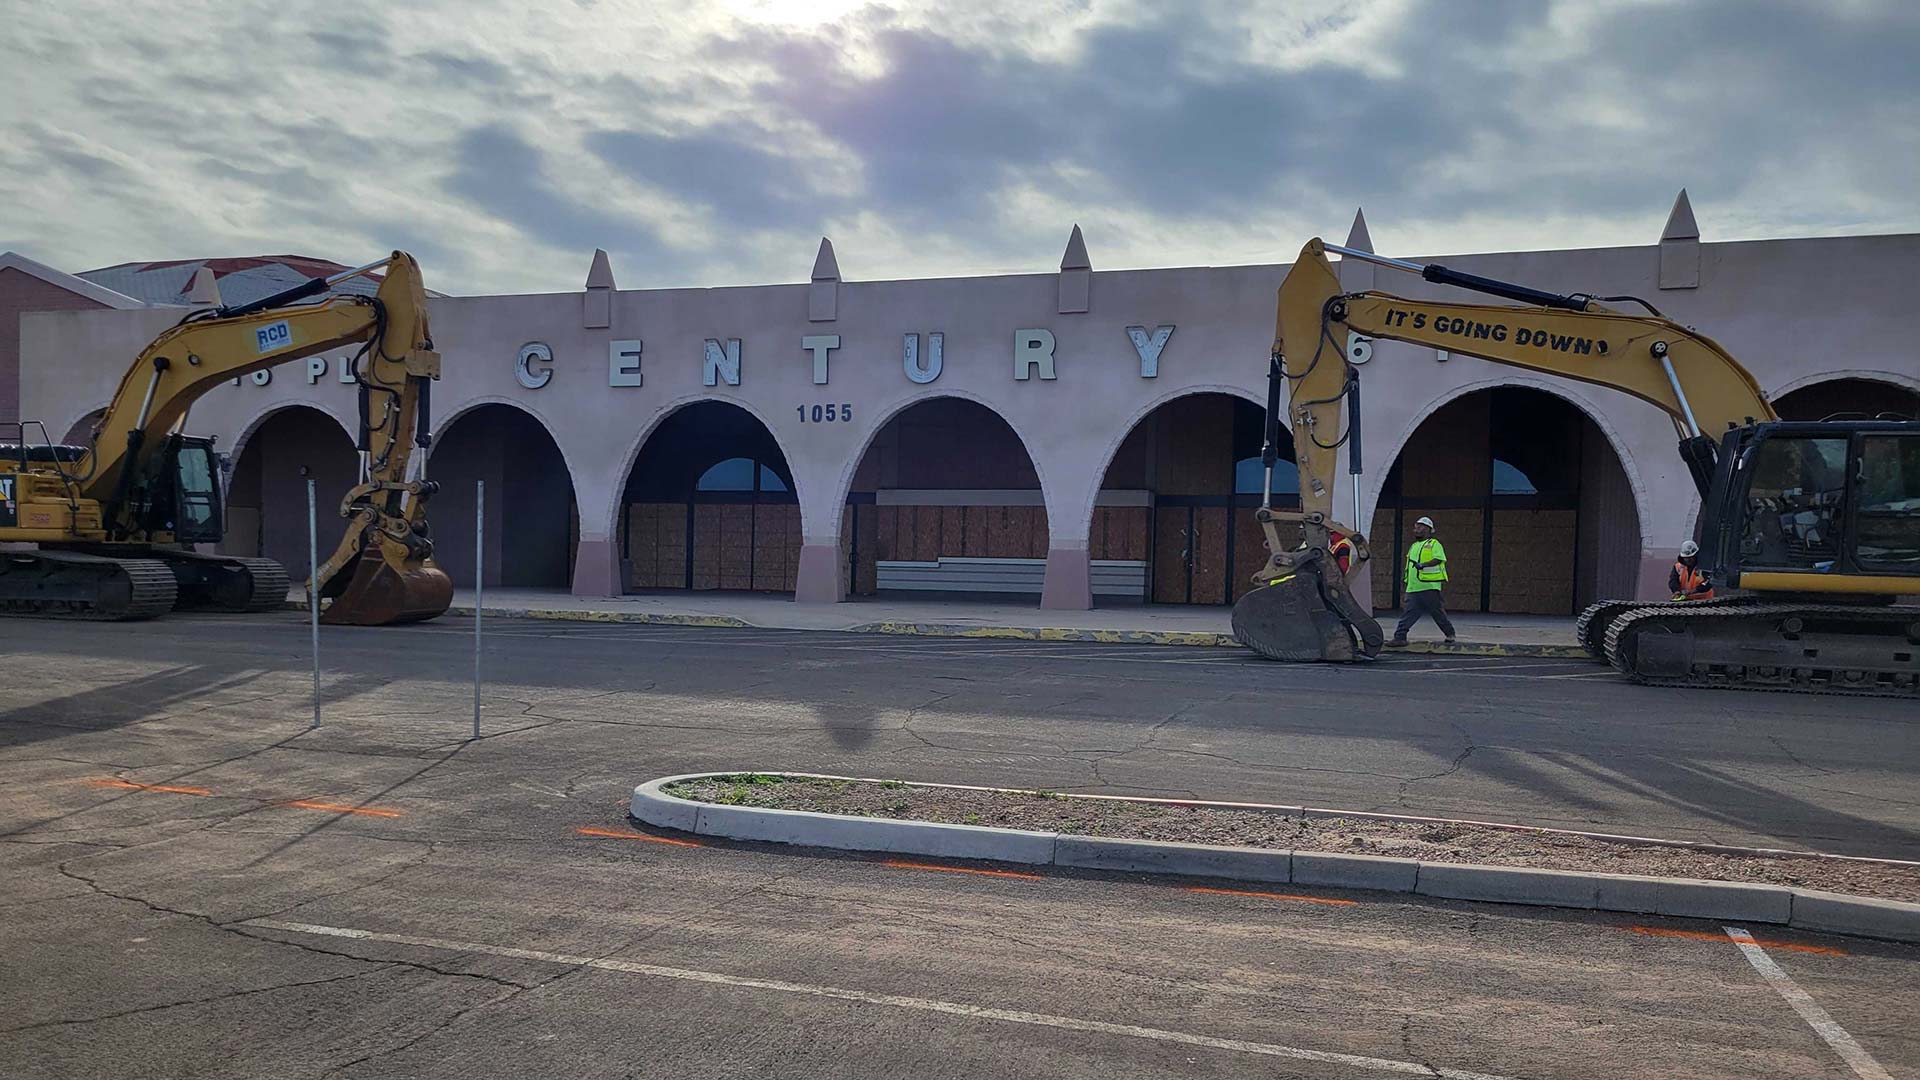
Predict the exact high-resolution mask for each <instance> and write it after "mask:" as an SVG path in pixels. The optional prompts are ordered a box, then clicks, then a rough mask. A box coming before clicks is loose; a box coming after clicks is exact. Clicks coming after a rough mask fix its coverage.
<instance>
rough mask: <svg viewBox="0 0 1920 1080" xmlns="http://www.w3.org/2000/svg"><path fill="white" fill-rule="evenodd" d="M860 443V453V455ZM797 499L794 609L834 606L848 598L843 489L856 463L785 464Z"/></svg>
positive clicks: (804, 461) (817, 461)
mask: <svg viewBox="0 0 1920 1080" xmlns="http://www.w3.org/2000/svg"><path fill="white" fill-rule="evenodd" d="M864 445H865V444H864V443H863V444H862V446H863V452H864ZM787 464H788V467H789V468H791V469H792V470H793V484H794V489H795V490H794V494H795V495H796V496H797V497H798V498H799V499H800V561H799V563H798V565H796V566H795V567H794V573H793V600H794V602H795V603H797V604H838V603H840V602H841V601H843V600H845V599H846V598H847V565H846V558H845V552H843V551H842V550H841V546H840V545H841V539H842V538H841V535H840V529H841V517H842V514H843V513H844V511H845V509H846V497H847V496H846V484H847V481H848V479H849V478H851V476H852V475H853V469H854V467H855V465H857V464H858V458H857V457H856V459H855V461H854V463H853V464H845V463H842V462H840V461H837V460H833V459H831V458H828V457H821V458H818V459H811V458H798V457H792V458H788V459H787Z"/></svg>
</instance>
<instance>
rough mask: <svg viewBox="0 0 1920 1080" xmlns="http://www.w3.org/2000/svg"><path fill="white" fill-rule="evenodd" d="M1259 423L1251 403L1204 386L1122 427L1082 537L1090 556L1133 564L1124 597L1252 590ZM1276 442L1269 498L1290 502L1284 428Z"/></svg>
mask: <svg viewBox="0 0 1920 1080" xmlns="http://www.w3.org/2000/svg"><path fill="white" fill-rule="evenodd" d="M1262 419H1263V413H1262V410H1261V408H1260V407H1259V406H1258V405H1255V404H1254V403H1253V402H1251V401H1247V400H1245V399H1243V398H1239V397H1236V396H1234V395H1232V394H1224V393H1218V392H1203V393H1195V394H1189V395H1187V396H1186V397H1180V398H1175V399H1174V400H1172V401H1169V402H1166V403H1165V404H1162V405H1160V406H1159V407H1157V408H1155V409H1154V410H1153V411H1152V412H1150V413H1148V414H1147V415H1146V416H1145V417H1144V418H1142V419H1141V420H1140V422H1139V423H1137V424H1135V425H1134V426H1133V429H1132V430H1131V431H1129V432H1127V437H1126V438H1125V439H1124V440H1123V441H1122V442H1121V443H1120V447H1119V449H1118V450H1116V451H1114V455H1113V460H1112V461H1110V462H1108V463H1107V470H1106V473H1105V474H1104V475H1103V476H1102V478H1101V481H1100V493H1099V495H1098V497H1097V498H1096V499H1095V501H1094V510H1093V524H1092V530H1091V532H1090V533H1089V534H1088V541H1087V542H1088V547H1089V548H1090V554H1091V555H1092V557H1093V558H1094V559H1096V560H1101V559H1104V560H1108V561H1111V562H1113V563H1116V564H1121V563H1127V564H1135V565H1138V566H1139V568H1140V569H1139V572H1138V579H1139V580H1138V589H1137V590H1136V592H1135V594H1134V596H1133V597H1132V598H1133V599H1136V600H1140V599H1145V600H1150V601H1152V602H1153V603H1157V604H1231V603H1233V602H1234V601H1235V600H1238V599H1239V598H1240V597H1241V596H1242V595H1243V594H1245V593H1246V592H1247V591H1248V590H1250V589H1252V588H1253V580H1252V579H1253V574H1254V573H1255V572H1256V571H1258V570H1259V569H1260V567H1261V566H1262V565H1263V564H1264V563H1265V562H1266V561H1267V549H1266V545H1265V538H1264V536H1263V534H1262V533H1261V531H1260V525H1259V523H1258V522H1256V521H1255V520H1254V516H1253V515H1254V510H1255V508H1256V507H1258V506H1259V505H1260V484H1261V480H1262V478H1263V477H1264V476H1265V472H1266V470H1265V468H1264V467H1263V466H1262V465H1261V463H1260V442H1261V422H1262ZM1281 440H1282V441H1281V447H1280V451H1281V457H1282V458H1283V461H1282V463H1281V465H1280V466H1277V467H1276V468H1275V469H1274V474H1273V495H1274V498H1273V503H1274V505H1275V506H1276V507H1288V508H1296V507H1298V506H1299V505H1300V477H1299V474H1298V473H1297V472H1296V471H1295V470H1294V469H1293V468H1292V461H1293V444H1292V442H1291V440H1290V439H1288V438H1287V436H1286V435H1285V433H1284V432H1283V433H1282V436H1281ZM1294 539H1295V540H1296V541H1297V539H1298V537H1297V536H1296V537H1295V538H1294Z"/></svg>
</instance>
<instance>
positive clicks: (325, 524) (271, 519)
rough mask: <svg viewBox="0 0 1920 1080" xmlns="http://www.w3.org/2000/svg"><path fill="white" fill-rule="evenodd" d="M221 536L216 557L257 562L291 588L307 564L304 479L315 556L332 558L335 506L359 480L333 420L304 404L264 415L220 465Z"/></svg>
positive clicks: (338, 522) (340, 521) (356, 461)
mask: <svg viewBox="0 0 1920 1080" xmlns="http://www.w3.org/2000/svg"><path fill="white" fill-rule="evenodd" d="M228 465H229V467H230V469H231V471H230V473H229V476H228V480H227V521H226V535H225V538H224V539H223V540H222V541H221V542H220V552H221V553H222V554H226V555H249V556H264V557H266V558H269V559H272V560H274V561H275V562H278V563H279V564H280V565H282V566H284V567H286V568H287V575H288V576H289V577H291V578H292V579H293V580H294V581H296V582H298V581H301V580H303V579H305V578H306V577H307V575H308V574H309V573H310V572H311V571H312V564H311V563H310V562H309V560H308V558H307V481H308V480H309V479H311V480H313V481H314V496H315V507H314V509H315V517H314V524H315V533H316V538H317V540H318V542H319V547H320V557H321V558H322V559H325V558H326V557H327V556H329V555H331V554H333V549H334V547H335V546H336V545H338V544H339V543H340V536H341V534H342V533H344V532H345V531H346V528H347V522H346V519H345V518H342V517H341V516H340V513H339V510H340V500H341V498H342V497H343V496H345V495H346V493H347V491H348V490H349V489H350V488H352V487H353V486H354V485H355V484H357V483H359V482H360V453H359V451H357V450H355V449H354V446H353V438H352V436H350V435H348V434H347V432H346V430H345V429H343V428H342V427H341V426H340V423H339V421H337V420H335V419H334V418H333V417H331V416H329V415H327V414H326V413H324V412H321V411H320V410H319V409H315V408H310V407H308V406H305V405H292V406H288V407H287V408H284V409H280V410H278V411H277V412H274V413H272V414H270V415H269V416H267V418H266V419H264V420H262V421H260V422H259V424H258V425H257V426H256V427H255V428H254V429H253V432H252V434H250V435H247V436H245V441H244V442H243V443H242V444H241V445H240V447H239V452H238V455H237V456H235V457H232V458H229V459H228Z"/></svg>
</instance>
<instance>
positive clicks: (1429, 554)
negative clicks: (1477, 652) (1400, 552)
mask: <svg viewBox="0 0 1920 1080" xmlns="http://www.w3.org/2000/svg"><path fill="white" fill-rule="evenodd" d="M1446 583H1447V549H1446V548H1445V547H1443V546H1441V544H1440V541H1438V540H1436V539H1434V537H1433V519H1432V518H1430V517H1423V518H1421V519H1420V520H1419V521H1416V522H1414V523H1413V545H1412V546H1411V547H1409V548H1408V549H1407V580H1406V584H1405V588H1404V589H1403V590H1402V591H1403V592H1404V593H1405V594H1406V600H1405V607H1406V610H1405V612H1404V613H1403V614H1402V615H1401V616H1400V623H1399V625H1397V626H1395V627H1394V628H1393V640H1392V641H1389V642H1387V644H1388V645H1390V646H1392V647H1395V648H1401V647H1404V646H1405V645H1406V644H1407V631H1409V630H1411V629H1413V624H1414V623H1417V622H1419V621H1420V618H1421V616H1427V617H1430V618H1432V619H1433V624H1434V625H1435V626H1438V627H1439V628H1440V632H1441V633H1443V634H1445V635H1447V640H1448V641H1452V640H1454V637H1453V620H1452V619H1449V618H1447V611H1446V608H1444V607H1443V606H1441V603H1440V588H1441V586H1443V585H1445V584H1446Z"/></svg>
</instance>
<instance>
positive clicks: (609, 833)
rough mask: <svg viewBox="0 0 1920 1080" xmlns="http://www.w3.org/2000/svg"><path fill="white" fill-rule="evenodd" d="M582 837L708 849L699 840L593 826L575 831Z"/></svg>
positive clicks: (583, 826)
mask: <svg viewBox="0 0 1920 1080" xmlns="http://www.w3.org/2000/svg"><path fill="white" fill-rule="evenodd" d="M573 831H574V832H576V833H579V834H580V835H581V836H605V837H608V838H610V839H613V840H645V841H646V842H647V843H649V844H672V845H673V846H674V847H706V846H707V845H705V844H702V843H700V842H699V841H697V840H675V839H674V838H673V837H671V836H648V835H647V834H646V833H637V832H621V831H620V830H618V829H596V828H594V827H593V826H591V825H582V826H581V827H579V828H577V829H575V830H573Z"/></svg>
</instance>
